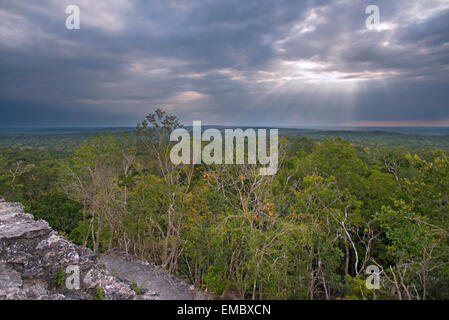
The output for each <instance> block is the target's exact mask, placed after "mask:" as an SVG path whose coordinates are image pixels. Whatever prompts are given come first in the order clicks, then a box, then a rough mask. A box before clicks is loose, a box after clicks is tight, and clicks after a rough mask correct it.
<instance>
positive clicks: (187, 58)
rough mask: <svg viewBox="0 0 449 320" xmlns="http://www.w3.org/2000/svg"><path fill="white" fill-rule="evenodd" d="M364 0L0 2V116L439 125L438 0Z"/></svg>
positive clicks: (38, 121) (442, 119)
mask: <svg viewBox="0 0 449 320" xmlns="http://www.w3.org/2000/svg"><path fill="white" fill-rule="evenodd" d="M375 2H376V3H375V4H376V5H377V6H378V7H379V8H380V19H381V25H380V26H379V28H378V29H377V30H368V29H367V28H366V26H365V20H366V18H367V16H368V15H367V14H365V8H366V7H367V6H368V5H370V4H373V3H372V1H360V0H339V1H329V0H322V1H319V0H316V1H312V0H309V1H294V0H291V1H288V0H285V1H282V0H281V1H272V0H245V1H236V0H226V1H221V0H220V1H218V0H217V1H211V0H206V1H193V0H192V1H188V0H179V1H175V0H169V1H167V0H165V1H163V0H160V1H144V0H134V1H131V0H108V1H106V0H104V1H100V0H98V1H87V0H76V1H73V0H70V1H66V0H41V1H33V2H30V1H23V0H18V1H14V2H13V1H11V2H8V3H4V2H2V3H0V57H1V59H0V70H1V72H0V125H20V124H27V125H134V124H135V123H136V122H137V121H139V120H140V119H141V118H143V116H144V115H145V114H146V113H148V112H149V111H152V110H154V109H155V108H156V107H158V106H161V107H163V108H164V109H166V110H167V111H169V112H171V113H174V114H176V115H178V116H179V117H181V118H182V119H183V120H184V121H185V122H187V123H188V122H190V121H192V120H202V121H203V122H205V123H209V124H228V125H274V126H291V125H351V124H382V123H387V122H390V123H392V122H394V123H404V124H407V123H414V124H416V123H420V122H422V123H425V124H438V125H441V124H446V123H447V124H448V125H449V90H448V88H449V72H448V71H449V32H448V31H449V1H447V0H396V1H389V0H377V1H375ZM71 4H76V5H78V6H79V8H80V10H81V29H80V30H72V31H69V30H66V28H65V20H66V17H67V15H66V14H65V8H66V7H67V6H68V5H71Z"/></svg>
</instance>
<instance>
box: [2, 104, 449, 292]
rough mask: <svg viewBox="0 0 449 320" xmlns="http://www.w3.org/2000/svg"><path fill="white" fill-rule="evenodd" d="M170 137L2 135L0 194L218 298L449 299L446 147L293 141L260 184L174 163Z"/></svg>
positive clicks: (409, 140) (254, 176) (140, 133)
mask: <svg viewBox="0 0 449 320" xmlns="http://www.w3.org/2000/svg"><path fill="white" fill-rule="evenodd" d="M179 126H180V123H179V121H178V120H177V119H176V118H175V117H173V116H168V115H166V114H165V113H164V112H163V111H160V110H158V111H156V112H155V113H153V114H150V115H149V116H148V117H147V118H146V119H145V120H144V121H143V122H142V123H141V124H139V125H138V126H137V128H136V130H134V131H127V132H119V131H115V132H112V133H100V134H97V135H92V133H90V132H85V133H76V134H49V133H47V134H42V135H35V134H26V133H21V134H2V135H0V195H2V196H3V197H5V199H6V200H7V201H19V202H22V203H23V204H24V205H26V207H27V211H28V212H30V213H32V214H33V215H34V216H35V217H36V218H39V219H45V220H47V221H48V222H49V223H50V225H51V226H52V227H53V228H54V229H56V230H58V232H60V233H62V234H64V235H65V236H66V237H68V238H69V239H71V240H72V241H74V242H75V243H77V244H80V245H85V246H88V247H90V248H92V249H93V250H94V251H96V252H98V253H101V252H104V251H106V250H108V249H112V248H115V247H119V248H120V249H121V250H123V251H124V252H127V253H130V254H134V255H136V256H139V257H142V258H145V259H148V260H149V261H152V262H154V263H156V264H158V265H160V266H162V267H163V268H165V269H166V270H168V271H169V272H171V273H173V274H177V275H183V276H186V277H188V278H189V279H190V280H191V281H192V283H194V284H195V285H196V286H197V287H201V288H204V289H208V290H209V291H210V292H213V293H215V294H217V297H221V298H227V297H234V298H242V299H260V298H262V299H403V300H407V299H411V300H412V299H449V289H448V288H447V284H448V283H449V250H448V249H449V247H448V245H449V242H448V240H449V237H448V235H449V216H448V214H449V158H448V154H447V150H449V147H448V137H447V136H440V137H438V136H413V135H406V134H393V133H385V132H371V133H369V132H363V133H362V132H327V133H326V132H321V131H316V132H306V133H298V132H294V133H290V134H285V135H284V136H283V137H282V138H281V139H280V163H279V170H278V173H277V174H276V175H274V176H260V175H259V174H258V170H257V169H258V168H257V166H256V165H232V166H230V165H222V166H218V165H216V166H213V165H211V166H207V165H174V164H172V163H171V162H170V161H169V150H170V146H171V145H170V143H169V141H168V139H166V138H167V134H168V133H169V132H170V131H171V130H173V129H174V128H177V127H179ZM281 132H282V131H281ZM370 265H375V266H377V267H378V268H379V269H380V270H381V271H382V273H381V288H380V289H378V290H369V289H367V287H366V286H365V280H366V278H367V274H366V269H367V268H368V266H370Z"/></svg>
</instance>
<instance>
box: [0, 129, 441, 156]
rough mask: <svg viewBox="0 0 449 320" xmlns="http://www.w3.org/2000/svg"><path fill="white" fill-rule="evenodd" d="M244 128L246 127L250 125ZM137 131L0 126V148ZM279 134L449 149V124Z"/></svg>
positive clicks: (282, 131) (46, 144)
mask: <svg viewBox="0 0 449 320" xmlns="http://www.w3.org/2000/svg"><path fill="white" fill-rule="evenodd" d="M211 127H214V128H223V129H224V128H237V127H231V126H208V125H204V126H203V130H204V129H207V128H211ZM186 128H187V129H189V128H191V126H188V125H186ZM240 128H242V129H246V128H250V127H240ZM259 128H270V127H259ZM271 128H272V127H271ZM133 130H134V128H133V127H37V126H36V127H13V126H0V148H4V147H11V146H17V147H30V146H39V147H52V146H55V145H59V144H61V143H62V144H66V145H70V146H74V145H78V144H80V143H81V142H83V141H85V140H87V139H88V138H89V137H92V136H95V135H97V134H99V133H112V134H119V133H121V132H128V133H131V132H132V131H133ZM279 134H280V135H284V134H288V136H289V138H290V139H295V138H297V137H301V136H304V137H308V138H311V139H313V140H323V139H324V138H326V137H338V138H342V139H344V140H348V141H350V142H352V143H356V144H363V145H370V146H396V147H399V146H401V147H406V148H412V149H419V148H427V147H431V148H437V149H442V150H449V127H321V128H319V127H316V128H312V127H309V128H305V127H296V128H295V127H280V128H279Z"/></svg>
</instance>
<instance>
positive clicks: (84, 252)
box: [0, 199, 140, 300]
mask: <svg viewBox="0 0 449 320" xmlns="http://www.w3.org/2000/svg"><path fill="white" fill-rule="evenodd" d="M70 265H72V266H78V267H79V270H80V289H79V290H75V289H68V288H66V286H65V285H62V286H60V287H57V285H56V283H55V279H56V278H57V276H58V274H60V273H61V270H63V272H64V271H65V268H66V267H67V266H70ZM98 288H101V292H102V293H103V296H104V299H111V300H115V299H140V297H138V296H137V295H136V293H135V292H134V290H133V289H132V287H131V285H130V284H128V283H125V282H123V281H120V280H118V279H117V278H115V277H114V276H112V275H111V274H109V273H108V272H107V270H104V268H101V266H100V265H99V264H98V262H97V256H96V255H95V254H94V253H93V252H92V251H91V250H89V249H87V248H84V247H80V246H76V245H74V244H73V243H71V242H69V241H67V240H66V239H65V238H63V237H61V236H59V235H58V234H57V233H56V232H55V231H53V230H52V229H51V228H50V227H49V225H48V223H47V222H45V221H42V220H41V221H35V220H34V219H33V216H31V215H30V214H25V213H24V207H23V206H22V205H21V204H19V203H7V202H4V201H1V199H0V299H33V300H44V299H45V300H49V299H50V300H59V299H93V298H94V296H95V295H96V293H97V291H98Z"/></svg>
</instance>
